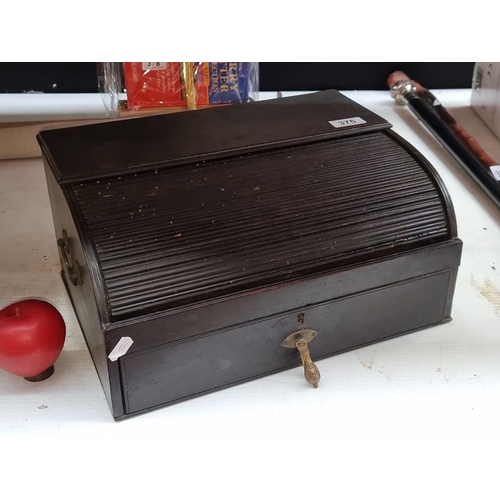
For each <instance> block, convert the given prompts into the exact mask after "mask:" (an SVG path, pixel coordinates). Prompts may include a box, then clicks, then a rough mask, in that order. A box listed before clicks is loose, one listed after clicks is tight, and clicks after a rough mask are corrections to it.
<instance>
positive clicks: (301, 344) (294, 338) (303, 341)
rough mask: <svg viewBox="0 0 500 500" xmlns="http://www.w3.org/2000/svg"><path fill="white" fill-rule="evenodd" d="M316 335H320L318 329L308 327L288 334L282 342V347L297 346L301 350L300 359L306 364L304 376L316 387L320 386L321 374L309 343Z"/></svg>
mask: <svg viewBox="0 0 500 500" xmlns="http://www.w3.org/2000/svg"><path fill="white" fill-rule="evenodd" d="M316 335H318V332H317V331H315V330H310V329H308V328H306V329H304V330H299V331H298V332H295V333H292V334H291V335H288V337H287V338H286V339H285V340H283V342H282V343H281V346H282V347H288V348H293V347H295V348H296V349H297V350H298V351H299V354H300V359H301V360H302V365H303V366H304V377H305V379H306V380H307V382H309V383H310V384H311V385H312V386H313V387H314V388H315V389H316V388H317V387H318V383H319V379H320V378H321V375H320V373H319V370H318V367H317V366H316V365H315V364H314V362H313V360H312V359H311V354H310V353H309V348H308V347H307V344H308V343H309V342H310V341H311V340H312V339H314V338H315V337H316Z"/></svg>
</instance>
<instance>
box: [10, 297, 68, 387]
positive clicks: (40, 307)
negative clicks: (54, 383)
mask: <svg viewBox="0 0 500 500" xmlns="http://www.w3.org/2000/svg"><path fill="white" fill-rule="evenodd" d="M65 339H66V325H65V323H64V319H63V317H62V316H61V314H60V313H59V311H58V310H57V309H56V308H55V307H54V306H53V305H52V304H49V303H48V302H45V301H44V300H38V299H26V300H21V301H20V302H15V303H14V304H11V305H9V306H7V307H6V308H5V309H2V310H1V311H0V368H3V369H4V370H6V371H8V372H10V373H13V374H15V375H19V376H21V377H25V378H27V379H28V380H33V381H38V380H43V379H44V378H47V377H49V376H50V375H52V373H53V372H54V368H53V366H52V365H53V364H54V363H55V361H56V359H57V358H58V357H59V354H61V351H62V348H63V345H64V340H65Z"/></svg>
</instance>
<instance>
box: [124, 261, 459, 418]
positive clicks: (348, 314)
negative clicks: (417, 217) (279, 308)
mask: <svg viewBox="0 0 500 500" xmlns="http://www.w3.org/2000/svg"><path fill="white" fill-rule="evenodd" d="M452 271H453V270H452V269H447V270H444V271H441V272H438V273H434V274H428V275H425V276H422V277H420V278H417V279H410V280H406V281H402V282H399V283H397V284H394V285H389V286H382V287H379V288H377V289H375V290H371V291H369V292H364V293H357V294H353V295H350V296H345V297H342V298H339V299H336V300H331V301H328V302H325V303H322V304H318V305H315V306H311V307H307V308H302V309H296V310H292V311H287V312H285V313H282V314H277V315H274V316H271V317H268V318H266V319H264V320H262V321H256V322H252V323H247V324H246V325H244V326H241V327H239V328H235V329H226V330H222V331H219V332H216V333H214V334H212V335H208V336H203V337H198V338H195V339H190V340H187V341H181V342H177V343H174V344H171V345H169V346H166V347H162V348H156V349H150V350H146V351H143V352H137V353H135V354H128V355H125V356H124V357H123V358H121V359H120V366H121V371H122V379H123V381H124V394H125V405H126V413H127V414H132V413H135V412H140V411H143V410H147V409H150V408H153V407H156V406H160V405H165V404H170V403H174V402H176V401H179V400H182V399H186V398H190V397H193V396H196V395H200V394H203V393H206V392H210V391H213V390H217V389H220V388H223V387H227V386H230V385H234V384H237V383H241V382H244V381H246V380H249V379H252V378H256V377H261V376H264V375H268V374H270V373H273V372H277V371H281V370H284V369H287V368H291V367H293V366H297V365H298V364H300V357H299V354H298V352H297V351H296V350H295V349H287V348H283V347H281V342H282V341H283V340H284V339H285V337H287V336H288V335H289V334H290V333H293V332H294V331H296V330H299V329H301V328H312V329H314V330H317V331H318V336H317V337H316V339H314V341H312V342H311V344H310V350H311V355H312V356H313V358H316V359H317V358H321V357H327V356H331V355H333V354H337V353H340V352H343V351H346V350H349V349H354V348H357V347H360V346H363V345H366V344H370V343H374V342H378V341H381V340H384V339H387V338H390V337H393V336H395V335H401V334H403V333H407V332H409V331H413V330H416V329H420V328H424V327H426V326H430V325H434V324H438V323H440V322H442V321H444V320H445V319H446V309H447V292H448V289H449V286H450V276H451V273H452ZM291 383H292V382H291Z"/></svg>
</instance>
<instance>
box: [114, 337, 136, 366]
mask: <svg viewBox="0 0 500 500" xmlns="http://www.w3.org/2000/svg"><path fill="white" fill-rule="evenodd" d="M133 343H134V341H133V340H132V339H131V338H130V337H122V338H121V339H120V340H119V341H118V344H116V345H115V348H114V349H113V350H112V351H111V352H110V353H109V356H108V358H109V359H110V360H111V361H116V360H117V359H118V358H120V357H122V356H123V355H124V354H127V351H128V350H129V349H130V346H131V345H132V344H133Z"/></svg>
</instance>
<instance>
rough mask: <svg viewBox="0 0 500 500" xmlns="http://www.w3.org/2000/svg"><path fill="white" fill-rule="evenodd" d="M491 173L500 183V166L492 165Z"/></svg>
mask: <svg viewBox="0 0 500 500" xmlns="http://www.w3.org/2000/svg"><path fill="white" fill-rule="evenodd" d="M490 172H491V173H492V174H493V177H494V178H495V179H496V180H497V181H500V165H492V166H491V167H490Z"/></svg>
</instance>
